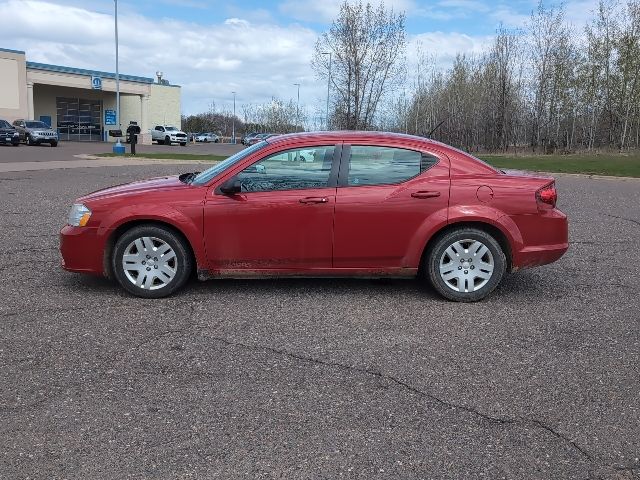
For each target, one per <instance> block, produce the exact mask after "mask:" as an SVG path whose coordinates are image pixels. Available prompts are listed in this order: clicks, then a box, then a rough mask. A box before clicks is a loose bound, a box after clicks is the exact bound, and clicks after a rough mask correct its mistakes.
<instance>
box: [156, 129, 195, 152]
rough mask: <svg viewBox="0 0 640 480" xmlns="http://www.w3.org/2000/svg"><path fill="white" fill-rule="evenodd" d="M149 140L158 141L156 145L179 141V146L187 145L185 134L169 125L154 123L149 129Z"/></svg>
mask: <svg viewBox="0 0 640 480" xmlns="http://www.w3.org/2000/svg"><path fill="white" fill-rule="evenodd" d="M151 140H152V141H155V142H158V145H171V144H172V143H179V144H180V146H182V147H186V146H187V141H188V139H187V134H186V133H184V132H183V131H182V130H178V129H177V128H176V127H173V126H171V125H156V126H155V127H154V129H153V130H151Z"/></svg>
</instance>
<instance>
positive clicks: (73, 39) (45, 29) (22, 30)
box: [0, 0, 491, 113]
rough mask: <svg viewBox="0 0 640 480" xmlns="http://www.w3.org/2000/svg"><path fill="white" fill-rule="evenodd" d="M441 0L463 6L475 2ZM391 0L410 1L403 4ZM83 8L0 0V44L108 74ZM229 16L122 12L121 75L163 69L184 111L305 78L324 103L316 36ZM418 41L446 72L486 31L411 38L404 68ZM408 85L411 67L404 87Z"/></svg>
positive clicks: (95, 25) (103, 40)
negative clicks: (208, 20) (201, 19)
mask: <svg viewBox="0 0 640 480" xmlns="http://www.w3.org/2000/svg"><path fill="white" fill-rule="evenodd" d="M442 1H446V2H455V3H456V5H461V3H460V2H463V3H465V2H468V1H473V0H442ZM332 2H333V0H330V1H329V2H328V3H329V4H332ZM334 3H336V4H337V2H334ZM388 3H389V4H391V3H393V5H394V6H395V7H399V6H401V5H409V6H411V5H413V2H412V1H409V0H397V1H395V2H391V3H390V2H388ZM83 5H86V3H85V2H82V1H80V0H64V3H63V4H61V3H59V2H58V3H51V2H50V1H46V0H0V11H11V12H13V13H12V18H11V21H10V22H9V21H6V22H3V25H2V28H1V29H0V47H5V48H13V49H18V50H25V51H26V52H27V59H28V60H31V61H36V62H43V63H52V64H57V65H65V66H71V67H78V68H87V69H96V70H105V71H113V70H114V69H115V58H114V43H113V42H114V38H113V35H114V33H113V16H112V15H111V14H110V12H108V11H94V10H89V9H88V8H86V7H83ZM125 5H126V4H125ZM92 8H93V7H92ZM236 13H237V15H235V16H233V17H231V18H228V19H227V20H225V21H221V22H218V23H215V24H209V25H203V24H197V23H189V22H184V21H178V20H172V19H168V18H163V19H151V18H148V17H145V16H143V15H140V14H139V13H136V12H135V11H134V10H132V9H131V8H123V9H121V12H120V17H119V27H120V28H119V30H120V32H119V33H120V71H121V72H122V73H125V74H131V75H139V76H146V77H153V76H154V74H155V72H156V71H157V70H160V71H162V72H164V75H165V78H166V79H168V80H170V81H171V82H172V83H174V84H179V85H182V103H183V111H184V112H185V113H196V112H201V111H206V110H207V109H208V106H209V104H210V103H211V102H212V101H215V103H216V105H217V106H218V107H226V108H230V107H231V105H232V94H231V92H232V91H236V92H238V93H237V111H238V112H240V111H241V110H240V108H241V107H240V105H241V104H242V103H263V102H267V101H269V100H270V99H271V97H272V96H277V97H279V98H282V99H284V100H289V99H293V98H295V94H296V87H294V86H293V83H301V84H302V86H301V89H300V94H301V103H302V104H303V105H305V104H306V105H308V106H310V107H312V106H313V105H314V104H316V103H318V102H319V103H323V102H324V98H325V95H326V90H325V88H326V87H325V84H324V83H322V84H321V83H319V82H318V81H317V80H316V78H315V75H314V72H313V71H312V69H311V67H310V60H311V56H312V54H313V48H314V45H315V41H316V38H317V32H315V31H314V30H311V29H309V28H305V27H303V26H301V25H298V24H292V25H285V26H280V25H277V24H275V23H273V22H272V21H266V22H262V23H255V22H254V21H250V20H248V19H247V18H245V17H242V16H241V15H240V13H241V12H236ZM418 41H419V42H420V43H421V44H422V50H423V51H424V52H425V53H428V54H429V53H434V54H436V57H437V64H438V66H441V67H443V68H446V67H448V66H449V65H450V64H451V63H452V62H453V59H454V58H455V55H456V54H457V53H467V54H479V53H481V51H482V49H483V48H484V47H485V46H486V45H487V44H488V43H490V41H491V37H489V36H470V35H465V34H464V33H458V32H448V33H447V32H441V31H438V32H428V33H423V34H420V35H416V36H412V37H411V38H410V41H409V45H408V50H407V57H408V58H409V64H410V65H411V63H412V61H413V60H414V59H415V53H416V48H417V47H416V45H417V42H418ZM410 81H411V68H410V69H409V82H408V85H410V83H411V82H410Z"/></svg>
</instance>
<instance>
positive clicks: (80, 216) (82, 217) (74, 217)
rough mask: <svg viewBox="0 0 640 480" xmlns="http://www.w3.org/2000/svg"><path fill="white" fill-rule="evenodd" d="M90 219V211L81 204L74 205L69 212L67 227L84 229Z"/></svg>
mask: <svg viewBox="0 0 640 480" xmlns="http://www.w3.org/2000/svg"><path fill="white" fill-rule="evenodd" d="M90 218H91V210H89V209H88V208H87V207H86V206H84V205H83V204H81V203H74V204H73V206H72V207H71V211H70V212H69V221H68V223H69V225H71V226H72V227H84V226H85V225H86V224H87V222H89V219H90Z"/></svg>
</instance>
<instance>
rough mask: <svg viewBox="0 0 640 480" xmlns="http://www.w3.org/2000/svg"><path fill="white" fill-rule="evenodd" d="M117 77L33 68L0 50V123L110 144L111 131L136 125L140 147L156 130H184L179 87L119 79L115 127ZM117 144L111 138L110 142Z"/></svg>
mask: <svg viewBox="0 0 640 480" xmlns="http://www.w3.org/2000/svg"><path fill="white" fill-rule="evenodd" d="M115 78H116V75H115V73H110V72H99V71H94V70H84V69H81V68H72V67H64V66H60V65H48V64H43V63H36V62H29V61H27V60H26V56H25V53H24V52H22V51H18V50H9V49H3V48H0V118H3V119H5V120H8V121H9V122H13V121H14V120H17V119H29V120H41V121H43V122H45V123H47V124H48V125H50V126H51V127H52V128H54V129H57V130H58V134H59V137H60V140H63V141H64V140H72V141H102V140H108V139H110V137H109V134H108V132H109V130H118V129H122V130H126V128H127V126H128V125H129V122H130V121H134V122H137V123H138V125H139V126H140V129H141V131H142V133H143V135H142V138H141V141H142V143H151V136H150V134H149V130H150V129H152V128H153V127H154V126H155V125H174V126H177V127H180V112H181V107H180V87H179V86H178V85H170V84H169V83H168V82H167V81H166V80H163V79H162V78H161V75H158V77H157V78H156V79H153V78H147V77H137V76H133V75H123V74H120V117H121V118H120V126H117V125H116V124H115V123H116V118H115V117H116V114H115V111H116V80H115ZM111 139H113V138H111Z"/></svg>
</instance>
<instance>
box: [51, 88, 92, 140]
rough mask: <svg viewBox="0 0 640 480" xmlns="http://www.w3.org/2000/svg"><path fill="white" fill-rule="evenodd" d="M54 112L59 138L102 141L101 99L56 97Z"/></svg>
mask: <svg viewBox="0 0 640 480" xmlns="http://www.w3.org/2000/svg"><path fill="white" fill-rule="evenodd" d="M56 114H57V116H58V121H57V124H58V138H59V139H60V140H73V141H76V142H100V141H102V138H103V137H102V100H85V99H82V98H65V97H56Z"/></svg>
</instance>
